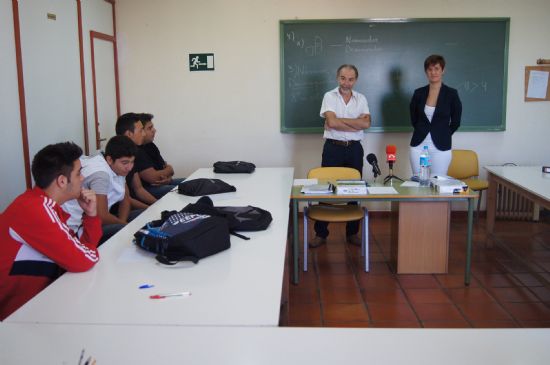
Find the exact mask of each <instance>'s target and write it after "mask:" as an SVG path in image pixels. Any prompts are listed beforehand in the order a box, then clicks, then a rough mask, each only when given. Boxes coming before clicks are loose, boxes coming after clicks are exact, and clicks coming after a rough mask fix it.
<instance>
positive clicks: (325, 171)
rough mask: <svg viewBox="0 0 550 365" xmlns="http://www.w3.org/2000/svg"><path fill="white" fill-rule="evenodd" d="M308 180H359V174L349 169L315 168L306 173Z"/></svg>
mask: <svg viewBox="0 0 550 365" xmlns="http://www.w3.org/2000/svg"><path fill="white" fill-rule="evenodd" d="M307 178H308V179H327V180H336V179H360V178H361V173H359V171H357V170H356V169H352V168H350V167H316V168H314V169H311V170H309V172H308V173H307Z"/></svg>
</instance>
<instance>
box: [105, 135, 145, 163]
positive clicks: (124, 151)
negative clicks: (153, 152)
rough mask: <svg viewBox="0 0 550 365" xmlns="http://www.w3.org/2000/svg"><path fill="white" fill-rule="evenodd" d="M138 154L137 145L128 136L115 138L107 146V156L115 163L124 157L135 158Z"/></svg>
mask: <svg viewBox="0 0 550 365" xmlns="http://www.w3.org/2000/svg"><path fill="white" fill-rule="evenodd" d="M137 152H138V147H137V146H136V144H135V143H134V142H133V141H132V140H131V139H130V138H128V137H126V136H114V137H113V138H111V139H110V140H109V142H107V145H106V146H105V156H110V157H111V158H112V159H113V161H115V160H117V159H119V158H122V157H135V156H136V155H137Z"/></svg>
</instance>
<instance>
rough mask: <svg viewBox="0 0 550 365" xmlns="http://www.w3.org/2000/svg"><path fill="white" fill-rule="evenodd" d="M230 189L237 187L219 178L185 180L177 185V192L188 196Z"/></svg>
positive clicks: (228, 190)
mask: <svg viewBox="0 0 550 365" xmlns="http://www.w3.org/2000/svg"><path fill="white" fill-rule="evenodd" d="M232 191H237V188H235V187H234V186H233V185H229V184H228V183H226V182H225V181H223V180H220V179H204V178H201V179H193V180H185V181H184V182H182V183H181V184H179V185H178V193H180V194H183V195H189V196H201V195H210V194H221V193H228V192H232Z"/></svg>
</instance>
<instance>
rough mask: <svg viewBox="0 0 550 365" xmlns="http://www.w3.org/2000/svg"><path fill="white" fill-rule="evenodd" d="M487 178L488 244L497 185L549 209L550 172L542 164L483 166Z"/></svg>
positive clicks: (493, 220) (494, 209) (493, 219)
mask: <svg viewBox="0 0 550 365" xmlns="http://www.w3.org/2000/svg"><path fill="white" fill-rule="evenodd" d="M485 169H486V170H487V173H488V174H487V177H488V180H489V191H488V192H487V233H488V238H489V240H488V243H489V244H490V243H491V242H492V241H491V239H490V238H491V235H492V234H493V230H494V227H495V215H496V204H497V185H498V184H501V185H504V186H506V187H507V188H508V189H511V190H514V191H516V192H518V193H519V194H522V195H524V196H525V197H526V198H527V199H530V200H531V201H533V202H535V203H537V204H539V205H541V206H543V207H545V208H547V209H550V174H545V173H543V172H542V166H485Z"/></svg>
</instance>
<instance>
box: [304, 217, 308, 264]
mask: <svg viewBox="0 0 550 365" xmlns="http://www.w3.org/2000/svg"><path fill="white" fill-rule="evenodd" d="M307 250H308V244H307V208H306V207H304V271H307Z"/></svg>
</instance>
